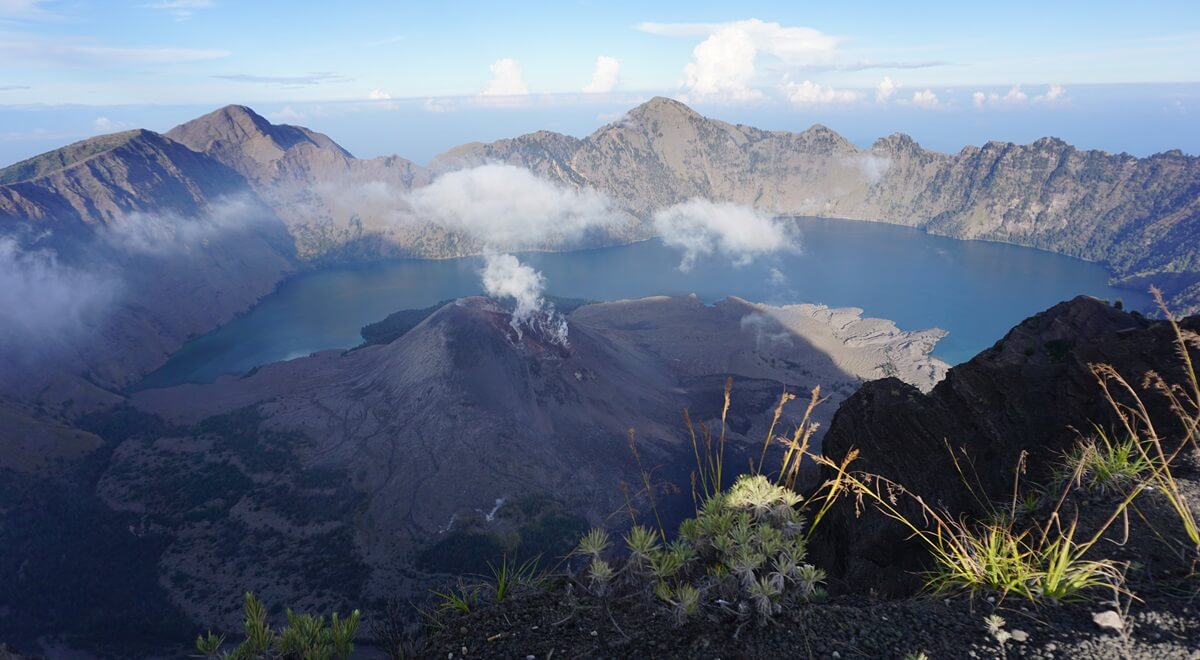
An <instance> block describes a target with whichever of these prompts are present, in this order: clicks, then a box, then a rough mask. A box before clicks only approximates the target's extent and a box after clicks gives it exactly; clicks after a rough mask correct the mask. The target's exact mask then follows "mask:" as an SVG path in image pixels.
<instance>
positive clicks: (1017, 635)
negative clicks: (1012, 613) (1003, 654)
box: [1009, 628, 1029, 642]
mask: <svg viewBox="0 0 1200 660" xmlns="http://www.w3.org/2000/svg"><path fill="white" fill-rule="evenodd" d="M1009 635H1010V636H1011V637H1012V640H1013V641H1014V642H1024V641H1028V640H1029V633H1027V632H1025V631H1024V630H1021V629H1019V628H1017V629H1014V630H1013V631H1012V632H1011V633H1009Z"/></svg>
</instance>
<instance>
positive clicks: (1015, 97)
mask: <svg viewBox="0 0 1200 660" xmlns="http://www.w3.org/2000/svg"><path fill="white" fill-rule="evenodd" d="M1065 95H1066V90H1065V89H1063V86H1062V85H1059V84H1053V85H1050V86H1049V87H1048V88H1047V89H1046V92H1045V93H1044V94H1039V95H1037V96H1034V97H1032V98H1030V96H1029V95H1028V94H1026V93H1025V92H1024V91H1023V90H1022V89H1021V86H1020V85H1013V86H1012V87H1011V88H1010V89H1009V90H1008V92H1006V93H1004V94H998V93H996V92H991V93H984V92H975V93H974V94H972V95H971V103H972V104H973V105H974V106H975V107H976V108H984V107H988V106H994V107H1005V106H1008V107H1018V106H1023V105H1025V104H1027V103H1051V104H1052V103H1057V102H1058V101H1061V100H1062V99H1063V98H1064V96H1065Z"/></svg>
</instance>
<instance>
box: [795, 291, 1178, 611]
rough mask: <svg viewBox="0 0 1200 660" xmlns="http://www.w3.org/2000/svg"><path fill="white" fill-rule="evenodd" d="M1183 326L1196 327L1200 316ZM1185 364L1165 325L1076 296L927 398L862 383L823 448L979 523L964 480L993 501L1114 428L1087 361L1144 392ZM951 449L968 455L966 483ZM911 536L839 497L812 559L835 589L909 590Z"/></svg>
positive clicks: (899, 386) (915, 566)
mask: <svg viewBox="0 0 1200 660" xmlns="http://www.w3.org/2000/svg"><path fill="white" fill-rule="evenodd" d="M1182 325H1183V326H1184V327H1185V328H1187V329H1191V330H1193V331H1194V330H1197V329H1200V317H1195V316H1194V317H1191V318H1189V319H1186V320H1184V321H1183V322H1182ZM1193 359H1196V358H1193ZM1178 363H1179V359H1178V355H1177V353H1176V343H1175V336H1174V334H1173V332H1172V331H1171V329H1170V326H1169V325H1168V324H1166V323H1165V322H1161V321H1154V322H1151V321H1147V320H1146V319H1144V318H1141V317H1139V316H1137V315H1132V314H1127V313H1125V312H1122V311H1120V310H1118V309H1115V308H1113V307H1110V306H1109V305H1107V304H1105V303H1103V302H1101V301H1099V300H1096V299H1093V298H1088V297H1084V296H1080V297H1078V298H1075V299H1074V300H1072V301H1069V302H1064V303H1060V304H1058V305H1056V306H1054V307H1052V308H1050V309H1049V310H1047V311H1045V312H1042V313H1040V314H1038V315H1036V316H1033V317H1031V318H1029V319H1027V320H1025V321H1024V322H1022V323H1021V324H1020V325H1019V326H1017V327H1015V328H1013V330H1011V331H1010V332H1009V333H1008V335H1006V336H1005V337H1004V339H1002V340H1001V341H999V342H997V343H996V345H995V346H993V347H992V348H990V349H988V350H986V351H984V352H982V353H980V354H979V355H978V356H976V357H975V358H974V359H972V360H971V361H970V362H967V363H966V364H963V365H960V366H957V367H954V368H953V369H951V370H950V372H949V374H948V375H947V377H946V379H945V380H944V381H942V382H941V383H940V384H938V385H937V386H936V387H935V388H934V389H933V391H932V392H930V393H929V394H928V395H922V394H921V393H920V392H919V391H917V390H916V388H914V387H912V386H911V385H907V384H905V383H903V382H900V381H899V380H896V379H894V378H888V379H884V380H879V381H874V382H871V383H868V384H866V385H864V386H863V387H862V388H861V389H860V390H859V391H858V392H857V393H855V394H854V395H853V396H851V397H850V398H849V399H847V400H846V402H845V403H844V404H843V405H842V406H841V408H840V409H839V410H838V412H837V414H836V415H835V416H834V419H833V423H832V425H831V427H830V429H829V432H828V433H827V435H826V437H825V445H824V452H825V455H826V456H828V457H829V458H831V459H833V460H834V461H838V462H840V461H841V460H842V459H843V458H844V457H845V456H846V455H847V454H848V453H849V452H850V451H851V450H853V449H857V450H859V451H860V452H861V453H860V457H859V459H858V460H857V461H856V462H855V463H854V465H853V468H854V469H856V470H859V471H864V472H867V473H873V474H878V475H881V476H884V477H887V478H888V479H891V480H892V481H895V482H897V483H899V484H901V485H903V486H904V487H905V488H907V489H909V490H910V491H911V492H913V493H915V494H916V495H919V496H921V497H923V498H924V499H925V501H926V502H927V503H929V504H931V505H933V506H935V507H940V508H944V509H945V510H947V511H949V512H951V513H952V514H954V515H959V514H971V515H979V514H981V513H982V512H981V511H980V510H979V503H978V500H977V499H976V497H975V495H973V494H972V492H971V491H970V490H968V488H967V487H966V485H965V484H964V480H965V481H966V482H969V483H971V486H972V488H973V489H974V491H975V492H976V493H978V494H980V495H981V496H982V497H984V498H986V499H987V500H991V501H1000V500H1004V499H1007V498H1008V497H1010V496H1011V494H1012V488H1013V479H1014V475H1015V472H1016V470H1017V467H1018V462H1019V460H1020V456H1021V453H1022V452H1028V454H1029V461H1028V473H1027V474H1026V475H1024V476H1023V477H1022V479H1023V480H1028V481H1029V482H1033V483H1037V482H1039V481H1041V480H1043V479H1044V478H1045V477H1046V476H1048V474H1047V472H1048V470H1049V469H1050V468H1051V466H1052V465H1053V464H1054V463H1055V462H1056V459H1058V458H1059V457H1060V456H1061V454H1062V453H1063V452H1064V451H1066V450H1068V449H1069V448H1070V447H1071V446H1072V444H1073V443H1074V442H1076V441H1077V440H1078V438H1079V437H1080V434H1081V433H1083V434H1088V433H1090V432H1092V430H1093V428H1094V425H1100V426H1101V427H1103V428H1105V429H1109V428H1112V425H1113V424H1114V423H1115V422H1116V420H1115V419H1114V418H1113V413H1112V411H1111V409H1110V407H1109V405H1108V404H1107V403H1106V402H1105V400H1104V398H1103V396H1102V395H1101V389H1100V386H1099V385H1098V383H1097V381H1096V378H1095V377H1094V376H1093V374H1092V372H1091V370H1090V368H1089V365H1090V364H1110V365H1113V366H1114V367H1116V369H1117V370H1118V371H1119V372H1120V373H1121V374H1122V375H1123V376H1125V377H1126V378H1127V379H1128V380H1129V381H1130V382H1131V383H1132V384H1133V385H1134V386H1135V387H1137V386H1140V385H1141V381H1142V377H1143V375H1144V374H1145V373H1147V372H1148V371H1156V372H1158V373H1160V374H1162V375H1163V376H1164V377H1165V378H1166V379H1167V381H1168V382H1173V383H1178V382H1181V380H1182V373H1181V371H1180V367H1179V364H1178ZM1143 398H1144V399H1145V400H1146V402H1147V403H1152V404H1153V405H1154V406H1157V410H1155V408H1152V412H1157V413H1158V414H1157V416H1156V419H1167V418H1169V417H1170V415H1169V412H1168V411H1166V410H1165V409H1163V407H1162V406H1163V405H1164V403H1165V402H1164V400H1163V397H1161V396H1158V395H1156V394H1153V393H1145V395H1144V396H1143ZM1161 431H1163V429H1160V432H1161ZM951 451H954V452H957V453H958V455H959V456H960V457H962V456H965V457H967V460H965V461H961V465H962V466H963V471H964V473H965V476H964V478H963V479H960V478H959V477H958V472H957V470H956V468H955V465H954V461H953V459H952V457H951ZM901 503H902V504H903V505H907V506H908V508H909V511H908V512H909V513H910V514H911V518H910V519H913V520H920V519H921V517H920V514H919V511H917V510H916V507H915V505H912V504H909V503H905V502H904V501H903V500H901ZM907 537H908V533H907V531H906V530H905V529H904V528H902V527H901V526H900V525H899V524H897V523H894V522H892V521H890V520H888V519H886V518H884V517H883V516H882V515H880V514H878V513H876V512H875V511H873V510H870V507H869V506H867V507H865V510H863V511H862V515H861V517H860V516H859V515H857V514H856V512H855V507H854V504H853V502H849V501H843V502H841V503H839V504H838V505H837V506H835V507H834V508H833V509H832V510H831V512H830V514H829V516H828V517H827V518H826V519H825V521H823V522H822V530H821V533H820V534H817V535H816V537H815V547H814V553H815V554H816V556H817V557H818V558H819V563H821V564H822V565H824V566H825V567H827V568H828V569H829V570H830V573H831V576H832V577H833V582H834V585H835V586H839V585H840V586H842V587H844V588H848V589H852V590H859V589H868V588H875V589H879V590H882V591H885V592H891V593H902V592H906V591H909V590H911V589H913V588H915V587H916V586H919V584H920V581H919V579H918V578H917V577H916V576H915V575H913V573H914V572H918V571H920V570H922V569H923V568H924V564H923V562H924V560H925V558H926V555H925V553H924V551H923V549H922V548H921V547H920V546H919V545H918V544H917V542H915V541H909V540H907Z"/></svg>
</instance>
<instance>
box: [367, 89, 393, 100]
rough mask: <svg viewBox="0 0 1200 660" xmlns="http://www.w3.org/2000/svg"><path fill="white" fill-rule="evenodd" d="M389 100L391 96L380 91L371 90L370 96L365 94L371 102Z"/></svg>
mask: <svg viewBox="0 0 1200 660" xmlns="http://www.w3.org/2000/svg"><path fill="white" fill-rule="evenodd" d="M391 98H392V95H391V94H388V93H387V92H385V91H383V90H382V89H373V90H371V93H370V94H367V99H368V100H371V101H390V100H391Z"/></svg>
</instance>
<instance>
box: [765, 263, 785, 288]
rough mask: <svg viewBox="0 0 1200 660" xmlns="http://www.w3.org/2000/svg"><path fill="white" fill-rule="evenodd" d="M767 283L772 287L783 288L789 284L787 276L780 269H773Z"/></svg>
mask: <svg viewBox="0 0 1200 660" xmlns="http://www.w3.org/2000/svg"><path fill="white" fill-rule="evenodd" d="M767 283H768V284H770V285H771V286H783V285H784V284H787V275H784V274H783V271H781V270H779V269H778V268H775V267H772V268H771V270H770V272H769V274H768V275H767Z"/></svg>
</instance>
